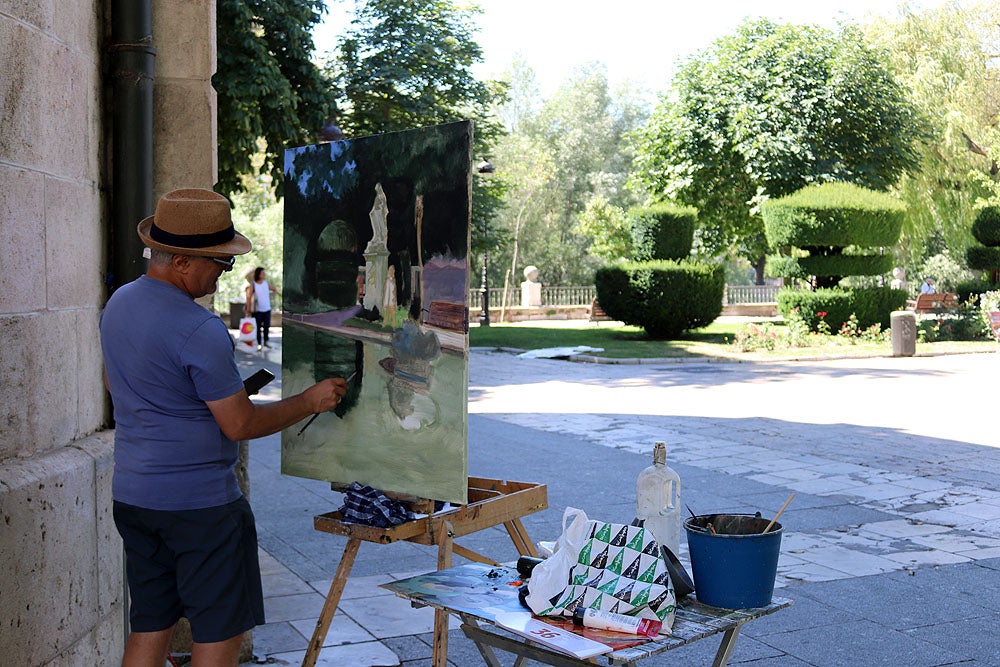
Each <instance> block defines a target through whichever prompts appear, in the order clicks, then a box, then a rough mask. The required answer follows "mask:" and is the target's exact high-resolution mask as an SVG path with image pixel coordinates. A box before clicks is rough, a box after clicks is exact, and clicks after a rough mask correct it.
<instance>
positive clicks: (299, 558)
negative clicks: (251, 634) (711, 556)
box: [240, 349, 1000, 667]
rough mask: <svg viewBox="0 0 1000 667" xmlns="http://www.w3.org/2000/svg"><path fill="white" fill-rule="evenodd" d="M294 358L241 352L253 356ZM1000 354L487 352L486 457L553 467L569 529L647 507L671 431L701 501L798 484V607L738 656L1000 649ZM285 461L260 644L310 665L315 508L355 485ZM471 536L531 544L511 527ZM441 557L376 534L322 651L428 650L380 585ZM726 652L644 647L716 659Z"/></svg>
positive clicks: (325, 584)
mask: <svg viewBox="0 0 1000 667" xmlns="http://www.w3.org/2000/svg"><path fill="white" fill-rule="evenodd" d="M278 354H280V349H279V350H277V351H276V352H274V353H271V354H270V355H268V357H263V358H262V357H257V356H256V353H248V354H241V357H240V364H241V368H242V369H245V371H247V372H246V373H245V374H249V371H250V370H252V369H254V368H256V367H259V366H260V365H262V364H264V365H267V364H273V362H274V361H275V360H276V357H277V355H278ZM271 367H272V369H273V365H272V366H271ZM998 369H1000V355H994V354H979V355H956V356H942V357H914V358H906V359H889V358H884V359H883V358H879V359H864V360H836V361H809V362H795V363H768V364H750V363H732V362H727V363H716V362H712V363H705V362H683V363H678V362H669V363H668V362H663V363H653V364H641V365H625V364H622V365H595V364H580V363H572V362H567V361H559V360H547V359H519V358H517V357H515V356H513V355H510V354H493V353H482V352H474V353H473V354H471V355H470V396H469V412H470V418H469V426H470V435H469V438H470V452H469V460H470V464H469V465H470V468H469V469H470V474H472V475H480V476H485V477H497V478H506V479H511V480H518V481H529V482H538V483H544V484H546V485H547V487H548V499H549V509H548V510H546V511H543V512H540V513H537V514H533V515H530V516H528V517H526V519H525V525H526V526H527V528H528V530H529V532H530V534H531V536H532V538H533V539H535V540H554V539H555V538H556V537H557V536H558V533H559V531H560V521H561V513H562V510H563V509H564V508H565V507H566V506H573V507H579V508H582V509H584V510H586V511H587V513H588V514H589V515H590V516H591V517H593V518H599V519H604V520H608V521H628V520H630V519H631V517H632V516H633V515H634V513H635V479H636V477H637V475H638V474H639V472H640V471H641V470H642V469H643V468H645V467H646V466H647V465H649V463H650V461H651V451H652V446H653V443H654V442H655V441H664V442H666V443H667V451H668V463H669V464H670V465H671V466H672V467H674V468H675V469H676V470H677V471H678V473H679V474H680V477H681V481H682V491H681V496H682V502H683V503H685V504H687V505H689V506H690V507H691V508H692V509H693V510H694V511H696V512H698V513H710V512H727V511H732V512H737V511H739V512H753V511H758V510H759V511H761V512H762V513H763V515H764V516H765V517H766V516H768V515H773V514H774V513H775V512H777V511H778V509H779V508H780V507H781V506H782V504H784V502H785V501H786V500H787V498H788V496H789V495H790V494H791V493H795V494H796V496H795V500H794V501H793V502H792V504H791V505H790V507H789V508H788V509H787V510H786V511H785V513H784V514H783V515H782V518H781V523H782V524H783V525H784V526H785V536H784V539H783V543H782V550H781V551H782V556H781V561H780V563H779V575H778V586H779V589H778V590H777V591H776V593H777V594H779V595H782V596H784V597H789V598H792V599H794V600H795V605H794V606H792V607H791V608H789V609H786V610H783V611H781V612H779V613H777V614H774V615H773V616H770V617H767V618H764V619H761V620H759V621H754V622H752V623H750V624H749V625H747V626H746V627H745V629H744V630H743V632H742V634H741V638H740V640H739V642H738V643H737V645H736V650H735V652H734V654H733V656H732V658H731V660H730V664H736V665H740V664H742V665H752V666H753V667H787V666H791V665H823V666H827V665H829V666H836V665H857V666H872V667H876V666H884V665H902V664H906V665H908V666H910V665H912V666H936V665H966V666H968V667H974V666H980V665H1000V642H998V640H996V639H995V638H994V637H995V632H994V629H995V628H996V627H997V624H998V623H1000V584H998V583H997V582H998V581H1000V572H998V570H1000V449H998V448H997V445H998V444H1000V442H998V441H997V438H996V435H995V434H996V419H995V417H994V415H995V410H996V408H995V398H994V393H993V392H992V391H990V390H989V387H990V386H991V385H992V384H993V383H994V382H995V377H996V374H997V370H998ZM266 391H271V392H274V391H275V388H274V387H269V388H268V390H266ZM271 395H272V396H277V394H274V393H272V394H271ZM266 398H267V395H266V394H265V399H266ZM278 465H279V455H278V445H277V439H276V438H271V439H264V440H261V441H259V442H254V443H252V444H251V461H250V473H251V480H252V490H251V501H252V503H253V506H254V510H255V512H256V514H257V523H258V531H259V534H260V542H261V549H262V558H263V563H264V566H265V568H266V574H265V583H264V588H265V595H266V597H267V603H266V610H267V616H268V625H266V626H263V627H261V628H258V629H257V630H256V631H255V647H256V649H255V650H256V651H257V653H258V655H259V656H261V657H262V658H265V657H266V658H269V659H270V660H272V661H273V663H274V664H299V663H300V662H301V659H302V655H303V653H304V650H305V646H306V643H307V641H308V638H309V637H310V636H311V634H312V629H313V626H314V625H315V620H316V618H317V617H318V615H319V610H320V606H321V605H322V601H323V596H324V595H325V594H326V591H327V590H328V588H329V585H330V582H331V580H332V578H333V573H334V571H335V570H336V567H337V563H338V559H339V555H340V552H341V550H342V549H343V545H344V540H342V539H341V538H338V537H336V536H333V535H329V534H326V533H318V532H316V531H314V530H312V516H313V515H315V514H319V513H322V512H327V511H330V510H331V509H336V508H337V507H338V506H339V503H340V496H339V494H335V493H332V492H331V491H330V490H329V488H328V486H326V485H325V484H324V483H322V482H317V481H314V480H307V479H300V478H292V477H286V476H281V475H280V473H279V469H278ZM462 542H463V543H465V544H466V546H468V547H470V548H472V549H475V550H476V551H480V552H482V553H487V554H490V555H492V556H493V557H494V558H496V559H498V560H501V561H513V560H514V559H515V558H516V552H515V550H514V548H513V546H512V545H511V543H510V540H509V538H508V537H507V535H506V532H505V531H504V530H503V529H490V530H487V531H483V532H482V533H479V534H476V535H473V536H469V538H468V539H465V540H463V541H462ZM682 542H683V540H682ZM686 556H687V555H686V546H683V545H682V560H685V561H686ZM461 562H464V561H462V560H461V559H458V560H457V563H461ZM434 568H435V552H434V551H433V550H432V549H429V548H426V547H420V546H417V545H412V544H407V543H404V544H393V545H384V546H377V545H369V544H365V545H363V546H362V549H361V553H360V555H359V559H358V562H357V564H356V565H355V568H354V570H353V572H352V575H351V578H350V580H349V581H348V586H347V591H346V592H345V596H344V599H342V601H341V604H340V606H339V608H338V612H337V615H336V616H335V617H334V621H333V626H332V628H331V631H330V633H329V635H328V639H327V644H328V646H327V647H326V648H324V650H323V652H322V654H321V656H320V662H319V663H318V664H321V665H399V664H402V665H412V666H414V667H416V666H417V665H420V666H424V665H429V664H430V656H431V649H430V642H431V637H430V634H429V633H430V628H431V622H432V616H431V614H430V612H429V610H428V609H411V608H410V606H409V605H408V603H407V602H406V601H404V600H402V599H399V598H396V597H395V596H394V595H392V594H388V593H386V591H384V590H383V589H380V588H378V584H380V583H384V582H386V581H391V580H395V579H399V578H402V577H405V576H410V575H414V574H419V573H422V572H427V571H430V570H433V569H434ZM449 641H450V650H449V663H450V664H453V665H456V666H462V667H465V666H467V665H478V664H483V663H482V658H481V657H480V656H479V654H478V652H477V651H476V649H475V647H474V645H472V644H471V643H470V642H469V641H468V640H466V639H465V638H464V636H463V635H462V633H461V631H459V630H457V629H453V630H452V632H451V633H450V640H449ZM716 647H717V642H715V641H708V640H706V641H701V642H696V643H695V644H693V645H692V646H689V647H685V648H682V649H678V650H677V651H672V652H670V653H668V654H666V655H664V656H662V658H657V659H653V660H650V661H648V662H643V663H642V664H643V665H649V666H659V665H670V664H692V665H693V664H706V665H707V664H711V662H712V657H713V656H714V653H715V649H716ZM504 664H508V663H504Z"/></svg>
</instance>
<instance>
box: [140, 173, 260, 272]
mask: <svg viewBox="0 0 1000 667" xmlns="http://www.w3.org/2000/svg"><path fill="white" fill-rule="evenodd" d="M138 232H139V238H141V239H142V242H143V243H145V244H146V245H147V246H149V247H150V248H153V249H154V250H163V251H166V252H172V253H177V254H182V255H199V256H201V257H228V256H231V255H243V254H246V253H248V252H250V249H251V248H252V247H253V244H252V243H250V239H248V238H247V237H245V236H243V235H242V234H240V233H239V232H238V231H236V228H235V227H233V221H232V217H231V216H230V214H229V200H228V199H226V198H225V197H223V196H222V195H220V194H218V193H216V192H213V191H211V190H203V189H200V188H187V189H184V190H173V191H172V192H168V193H166V194H165V195H163V196H162V197H160V201H159V202H157V204H156V213H155V214H154V215H151V216H149V217H148V218H145V219H144V220H143V221H142V222H140V223H139V226H138Z"/></svg>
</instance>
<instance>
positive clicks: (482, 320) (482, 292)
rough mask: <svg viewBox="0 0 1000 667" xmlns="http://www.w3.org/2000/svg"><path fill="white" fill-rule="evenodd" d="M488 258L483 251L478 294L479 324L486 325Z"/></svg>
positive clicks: (488, 295)
mask: <svg viewBox="0 0 1000 667" xmlns="http://www.w3.org/2000/svg"><path fill="white" fill-rule="evenodd" d="M488 259H489V254H488V253H487V252H486V251H485V250H484V251H483V277H482V280H481V281H480V283H479V296H480V297H481V299H482V302H481V304H482V308H481V310H480V311H479V326H481V327H488V326H490V283H489V279H488V278H487V277H486V263H487V261H488Z"/></svg>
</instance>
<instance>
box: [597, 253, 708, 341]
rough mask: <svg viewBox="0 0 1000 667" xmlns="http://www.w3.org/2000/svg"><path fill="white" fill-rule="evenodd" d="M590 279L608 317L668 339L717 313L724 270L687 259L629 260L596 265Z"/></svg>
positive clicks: (695, 326)
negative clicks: (617, 263)
mask: <svg viewBox="0 0 1000 667" xmlns="http://www.w3.org/2000/svg"><path fill="white" fill-rule="evenodd" d="M594 284H595V286H596V288H597V300H598V301H599V302H600V304H601V308H602V309H604V312H605V313H607V314H608V315H609V316H610V317H612V318H613V319H616V320H621V321H622V322H624V323H626V324H632V325H635V326H640V327H642V328H643V329H645V330H646V333H647V334H648V335H649V336H650V337H651V338H661V339H671V338H676V337H678V336H679V335H680V334H682V333H683V332H684V331H687V330H690V329H697V328H699V327H704V326H708V325H709V324H711V323H712V322H713V321H715V318H717V317H718V316H719V315H720V314H722V297H723V292H724V290H725V270H724V267H723V266H722V265H721V264H706V263H704V262H694V261H690V260H684V261H670V260H660V261H655V262H630V263H627V264H623V265H619V266H613V267H605V268H602V269H598V270H597V273H596V274H595V276H594Z"/></svg>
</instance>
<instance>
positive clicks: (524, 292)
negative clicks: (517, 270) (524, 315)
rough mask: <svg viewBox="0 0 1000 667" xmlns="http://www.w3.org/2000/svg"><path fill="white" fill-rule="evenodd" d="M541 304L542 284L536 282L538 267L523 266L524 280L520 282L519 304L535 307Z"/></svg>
mask: <svg viewBox="0 0 1000 667" xmlns="http://www.w3.org/2000/svg"><path fill="white" fill-rule="evenodd" d="M541 305H542V284H541V283H540V282H538V268H537V267H535V266H526V267H524V282H523V283H521V306H522V307H524V308H537V307H539V306H541Z"/></svg>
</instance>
